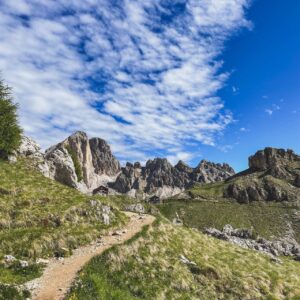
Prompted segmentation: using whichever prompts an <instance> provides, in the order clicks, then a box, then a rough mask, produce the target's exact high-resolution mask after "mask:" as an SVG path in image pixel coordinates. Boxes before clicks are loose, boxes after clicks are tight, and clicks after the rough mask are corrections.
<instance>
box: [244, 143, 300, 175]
mask: <svg viewBox="0 0 300 300" xmlns="http://www.w3.org/2000/svg"><path fill="white" fill-rule="evenodd" d="M294 161H300V156H298V155H296V154H295V153H294V151H293V150H290V149H288V150H285V149H276V148H271V147H267V148H265V149H264V150H260V151H257V152H256V153H255V154H254V155H253V156H250V157H249V168H250V169H251V170H253V171H266V170H269V169H273V168H276V167H279V166H288V165H289V164H290V163H291V162H294Z"/></svg>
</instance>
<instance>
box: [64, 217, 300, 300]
mask: <svg viewBox="0 0 300 300" xmlns="http://www.w3.org/2000/svg"><path fill="white" fill-rule="evenodd" d="M181 255H184V256H185V257H186V258H188V259H189V260H191V261H193V262H195V264H196V265H192V264H185V263H183V262H182V261H181V260H180V256H181ZM67 299H69V300H94V299H115V300H117V299H122V300H131V299H166V300H167V299H172V300H173V299H188V300H190V299H300V268H299V262H295V261H293V260H291V259H287V258H283V264H277V263H274V262H272V261H271V260H270V258H269V257H268V256H265V255H263V254H261V253H258V252H255V251H250V250H244V249H242V248H240V247H237V246H234V245H231V244H229V243H226V242H224V241H220V240H217V239H214V238H211V237H209V236H206V235H203V234H201V233H199V232H197V231H194V230H192V229H188V228H185V227H175V226H173V225H171V224H170V223H169V222H168V221H166V220H165V219H159V220H158V221H156V223H155V224H154V226H153V227H150V228H145V229H144V231H143V232H142V233H141V234H140V235H139V236H138V237H135V238H134V239H132V240H131V241H129V242H128V243H126V244H125V245H121V246H118V247H114V248H112V249H110V250H108V251H106V252H105V253H104V254H103V255H101V256H98V257H95V258H94V259H93V260H92V261H91V262H90V263H89V264H88V265H87V266H86V267H85V268H84V269H83V270H82V272H81V273H80V274H79V277H78V279H77V281H76V282H75V284H74V286H73V288H72V290H71V292H70V294H69V296H68V297H67Z"/></svg>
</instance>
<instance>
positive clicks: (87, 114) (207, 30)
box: [0, 0, 250, 160]
mask: <svg viewBox="0 0 300 300" xmlns="http://www.w3.org/2000/svg"><path fill="white" fill-rule="evenodd" d="M248 6H249V1H248V0H225V1H219V0H205V1H198V0H175V1H174V0H172V1H171V0H166V1H162V0H143V1H141V0H140V1H137V0H117V1H113V2H112V1H109V0H68V1H66V0H58V1H50V0H18V1H10V0H2V1H1V2H0V28H1V35H0V69H1V70H2V71H3V77H4V78H5V79H6V80H7V82H8V83H9V84H10V85H11V86H13V87H14V93H15V96H16V99H17V101H18V102H19V103H20V113H21V122H22V125H23V126H24V128H25V131H26V133H27V134H28V135H31V136H33V137H34V138H36V139H37V140H38V141H39V142H41V144H42V145H43V146H44V147H47V146H49V145H51V144H52V143H55V142H58V141H59V140H60V139H62V138H63V137H65V136H66V135H67V134H69V133H71V132H73V131H75V130H78V129H80V130H85V131H87V132H88V133H89V135H91V136H100V137H103V138H104V139H106V140H107V141H108V142H109V143H110V144H112V146H113V149H114V151H115V152H116V154H117V155H118V156H119V158H120V159H129V160H144V159H145V158H147V157H151V156H154V155H160V154H162V155H165V156H168V157H170V158H172V160H174V159H175V158H176V159H177V158H180V157H182V158H184V159H186V160H188V159H190V158H191V157H192V153H191V152H190V150H189V147H188V145H189V143H198V144H199V145H201V144H208V145H214V144H215V139H216V136H217V135H218V134H219V133H220V132H222V131H223V130H224V129H225V128H226V126H227V125H228V124H229V123H231V122H232V116H231V113H230V112H228V111H227V110H226V109H224V103H223V102H222V100H221V99H220V98H218V97H216V93H217V91H218V90H219V89H221V88H222V87H223V85H224V83H225V81H226V79H227V78H228V76H229V73H221V72H220V68H221V66H222V61H220V60H219V56H220V54H221V53H222V50H223V45H224V41H225V40H226V39H228V38H229V37H230V35H231V34H233V33H234V32H235V31H236V30H238V29H240V28H241V27H250V23H249V22H248V21H247V20H246V18H245V15H244V13H245V10H246V9H247V7H248ZM229 71H230V70H229ZM174 149H176V151H177V152H175V150H174ZM178 153H179V154H180V155H179V154H178Z"/></svg>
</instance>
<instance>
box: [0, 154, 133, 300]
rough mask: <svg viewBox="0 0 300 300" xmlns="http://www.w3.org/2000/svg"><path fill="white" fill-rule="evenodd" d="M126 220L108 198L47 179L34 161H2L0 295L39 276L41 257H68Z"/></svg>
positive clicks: (0, 186) (0, 187)
mask: <svg viewBox="0 0 300 300" xmlns="http://www.w3.org/2000/svg"><path fill="white" fill-rule="evenodd" d="M105 215H106V217H105ZM107 217H108V219H109V225H108V224H105V222H104V221H105V218H106V223H107ZM126 220H127V218H126V216H125V215H123V214H122V213H120V212H119V211H118V209H117V208H116V207H114V205H113V204H112V202H110V200H109V199H108V198H105V197H99V196H94V197H91V196H87V195H84V194H81V193H80V192H78V191H76V190H74V189H71V188H68V187H66V186H64V185H61V184H59V183H57V182H55V181H53V180H50V179H47V178H46V177H44V176H43V175H42V174H41V173H40V172H39V171H37V170H36V169H35V167H34V166H33V163H32V161H31V160H28V159H24V160H19V161H18V162H17V163H15V164H10V163H7V162H4V161H0V299H1V295H2V294H4V293H6V294H7V293H12V294H8V295H10V296H8V298H7V297H6V298H7V299H14V298H13V297H17V296H12V295H13V293H14V292H13V291H10V290H9V288H8V287H4V286H3V284H13V283H16V284H20V283H23V282H25V281H28V280H31V279H32V278H34V277H38V276H40V275H41V266H40V265H38V264H37V263H36V261H37V259H38V258H47V257H52V256H57V257H60V256H67V255H69V254H70V253H71V252H72V249H75V248H76V247H78V246H79V245H83V244H87V243H89V242H90V241H92V240H94V239H96V238H97V237H99V236H100V235H101V234H103V233H104V232H106V231H107V230H109V229H110V228H111V227H117V226H120V225H121V224H124V223H125V222H126ZM6 255H11V256H13V258H12V257H5V256H6ZM22 261H23V262H22ZM21 264H23V265H24V264H25V265H26V266H23V267H22V266H21ZM27 265H28V266H27ZM1 293H2V294H1ZM2 296H3V295H2ZM3 297H4V296H3ZM4 299H5V297H4ZM16 299H17V298H16Z"/></svg>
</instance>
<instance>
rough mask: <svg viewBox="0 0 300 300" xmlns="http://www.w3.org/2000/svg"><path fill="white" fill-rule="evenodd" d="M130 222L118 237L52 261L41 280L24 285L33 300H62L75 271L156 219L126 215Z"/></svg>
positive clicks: (75, 273)
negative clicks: (29, 291)
mask: <svg viewBox="0 0 300 300" xmlns="http://www.w3.org/2000/svg"><path fill="white" fill-rule="evenodd" d="M126 214H127V215H128V216H129V217H130V221H129V223H128V224H127V226H125V227H124V228H123V229H122V230H118V231H117V233H119V235H108V236H103V237H102V238H101V241H100V242H95V243H93V244H90V245H88V246H84V247H81V248H78V249H76V250H75V251H74V254H73V255H72V256H70V257H68V258H65V259H64V260H61V261H60V260H57V259H51V260H50V262H49V264H48V265H47V267H46V269H45V270H44V273H43V275H42V277H40V278H37V279H35V280H33V281H30V282H29V283H27V284H26V286H27V288H28V289H30V290H31V293H32V299H33V300H61V299H63V298H64V296H65V295H66V293H67V291H68V289H69V288H70V286H71V284H72V282H73V281H74V279H75V277H76V275H77V273H78V271H80V270H81V269H82V267H83V266H84V265H85V264H86V263H87V262H88V261H89V260H90V259H91V258H92V257H94V256H96V255H99V254H101V253H102V252H103V251H104V250H106V249H108V248H110V247H112V246H113V245H116V244H122V243H124V242H125V241H127V240H128V239H130V238H132V237H133V236H134V235H135V234H137V233H138V232H139V231H141V229H142V227H143V226H144V225H149V224H152V223H153V221H154V220H155V218H154V217H153V216H150V215H143V216H139V215H138V214H134V213H126Z"/></svg>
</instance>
